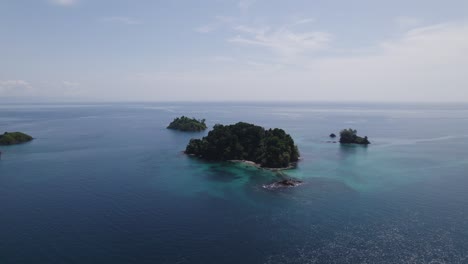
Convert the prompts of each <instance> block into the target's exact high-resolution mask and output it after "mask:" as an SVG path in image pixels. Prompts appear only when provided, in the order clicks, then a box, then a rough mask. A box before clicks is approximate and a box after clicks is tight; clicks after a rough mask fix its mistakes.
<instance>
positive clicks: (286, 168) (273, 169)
mask: <svg viewBox="0 0 468 264" xmlns="http://www.w3.org/2000/svg"><path fill="white" fill-rule="evenodd" d="M182 153H183V154H185V155H188V156H190V157H196V158H199V159H203V158H202V157H200V156H197V155H195V154H187V153H185V151H182ZM300 160H301V158H299V160H298V161H296V162H291V163H290V164H289V165H288V166H287V167H283V168H269V167H262V166H261V165H260V164H258V163H255V162H253V161H251V160H221V161H218V162H231V163H242V164H245V165H249V166H252V167H256V168H258V169H264V170H269V171H283V170H291V169H295V168H296V167H297V163H298V162H299V161H300Z"/></svg>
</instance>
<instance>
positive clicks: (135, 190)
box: [0, 103, 468, 264]
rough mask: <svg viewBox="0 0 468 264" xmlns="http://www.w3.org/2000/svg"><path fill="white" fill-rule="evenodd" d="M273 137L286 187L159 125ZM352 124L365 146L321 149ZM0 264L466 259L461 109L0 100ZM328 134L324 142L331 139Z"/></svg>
mask: <svg viewBox="0 0 468 264" xmlns="http://www.w3.org/2000/svg"><path fill="white" fill-rule="evenodd" d="M181 115H186V116H189V117H192V116H193V117H196V118H200V119H201V118H205V119H206V120H207V124H208V125H209V127H210V128H211V127H212V126H213V125H214V124H217V123H221V124H232V123H235V122H238V121H245V122H250V123H254V124H257V125H261V126H263V127H265V128H274V127H278V128H283V129H284V130H286V132H287V133H289V134H291V136H292V137H293V139H294V140H295V142H296V144H297V145H298V147H299V150H300V152H301V157H302V160H301V161H300V163H299V165H298V167H297V168H296V169H292V170H288V171H285V172H284V174H286V175H287V176H288V177H293V178H296V179H300V180H302V181H304V183H303V184H302V185H300V186H298V187H295V188H284V189H276V190H269V189H265V188H263V187H262V186H263V185H264V184H269V183H272V182H274V181H275V180H278V179H279V178H280V177H281V175H279V174H278V173H276V172H271V171H266V170H262V169H257V168H255V167H251V166H247V165H245V164H232V163H212V162H204V161H201V160H199V159H196V158H192V157H188V156H186V155H184V154H183V153H182V151H183V150H184V149H185V146H186V144H187V143H188V141H189V140H190V138H200V137H202V136H204V135H206V134H207V132H208V130H207V131H206V132H201V133H184V132H177V131H172V130H168V129H166V126H167V125H168V124H169V123H170V122H171V121H172V119H174V118H175V117H178V116H181ZM350 127H351V128H354V129H357V130H358V134H359V135H362V136H366V135H367V136H368V137H369V140H370V141H371V142H372V144H371V145H369V146H368V147H364V146H340V144H337V143H329V142H327V141H329V140H330V138H329V137H328V135H329V134H330V133H332V132H333V133H335V134H338V133H339V131H340V130H341V129H343V128H350ZM3 131H22V132H25V133H28V134H30V135H32V136H33V137H34V138H35V139H34V140H33V141H32V142H30V143H26V144H22V145H15V146H0V151H2V155H1V159H0V263H1V264H9V263H15V264H17V263H36V264H37V263H48V264H52V263H60V264H63V263H113V264H118V263H138V264H140V263H141V264H144V263H158V264H164V263H202V264H207V263H432V264H436V263H468V105H463V104H437V105H436V104H358V103H353V104H351V103H350V104H338V103H114V104H110V103H108V104H105V103H102V104H2V105H0V132H1V133H3ZM336 140H338V139H336Z"/></svg>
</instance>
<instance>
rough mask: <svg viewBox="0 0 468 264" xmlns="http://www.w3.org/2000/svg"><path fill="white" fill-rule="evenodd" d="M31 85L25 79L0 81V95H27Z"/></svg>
mask: <svg viewBox="0 0 468 264" xmlns="http://www.w3.org/2000/svg"><path fill="white" fill-rule="evenodd" d="M31 90H32V85H31V84H30V83H29V82H27V81H25V80H6V81H0V95H28V92H30V91H31Z"/></svg>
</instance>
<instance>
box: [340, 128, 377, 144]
mask: <svg viewBox="0 0 468 264" xmlns="http://www.w3.org/2000/svg"><path fill="white" fill-rule="evenodd" d="M340 143H341V144H361V145H368V144H370V142H369V140H368V139H367V137H360V136H358V135H357V130H356V129H351V128H349V129H343V130H341V132H340Z"/></svg>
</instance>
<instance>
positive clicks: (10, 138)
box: [0, 132, 33, 145]
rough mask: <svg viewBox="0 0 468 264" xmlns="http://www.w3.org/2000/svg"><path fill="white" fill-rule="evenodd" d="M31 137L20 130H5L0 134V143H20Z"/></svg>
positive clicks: (29, 139)
mask: <svg viewBox="0 0 468 264" xmlns="http://www.w3.org/2000/svg"><path fill="white" fill-rule="evenodd" d="M32 139H33V138H32V137H31V136H30V135H27V134H24V133H21V132H5V133H4V134H3V135H0V145H14V144H20V143H24V142H28V141H31V140H32Z"/></svg>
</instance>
